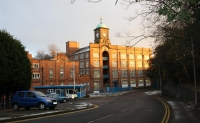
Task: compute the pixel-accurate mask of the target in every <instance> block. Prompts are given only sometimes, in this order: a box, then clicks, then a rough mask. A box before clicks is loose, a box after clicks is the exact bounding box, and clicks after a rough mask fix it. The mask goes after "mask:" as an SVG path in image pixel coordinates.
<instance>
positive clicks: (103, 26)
mask: <svg viewBox="0 0 200 123" xmlns="http://www.w3.org/2000/svg"><path fill="white" fill-rule="evenodd" d="M100 27H101V28H107V27H106V25H105V24H103V23H102V22H101V23H100V24H98V25H97V27H96V29H97V28H100Z"/></svg>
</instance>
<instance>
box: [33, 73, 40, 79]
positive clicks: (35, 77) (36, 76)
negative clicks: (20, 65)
mask: <svg viewBox="0 0 200 123" xmlns="http://www.w3.org/2000/svg"><path fill="white" fill-rule="evenodd" d="M32 78H33V79H39V78H40V73H33V74H32Z"/></svg>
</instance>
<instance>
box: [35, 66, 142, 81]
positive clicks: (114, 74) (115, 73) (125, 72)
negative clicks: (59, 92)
mask: <svg viewBox="0 0 200 123" xmlns="http://www.w3.org/2000/svg"><path fill="white" fill-rule="evenodd" d="M119 72H120V71H118V70H112V77H113V78H117V77H118V75H119ZM137 72H138V77H143V70H137ZM83 74H87V75H90V73H89V69H86V70H85V69H80V70H79V75H80V76H81V75H83ZM93 74H94V78H100V70H93ZM70 77H71V78H73V77H74V70H73V69H71V70H70ZM121 77H128V70H121ZM130 77H136V71H135V70H130ZM32 78H34V79H39V78H40V74H39V73H33V74H32ZM49 78H53V69H51V68H50V69H49ZM60 78H64V68H63V67H61V68H60Z"/></svg>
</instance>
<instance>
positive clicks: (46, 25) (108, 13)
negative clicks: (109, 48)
mask: <svg viewBox="0 0 200 123" xmlns="http://www.w3.org/2000/svg"><path fill="white" fill-rule="evenodd" d="M70 1H71V0H0V29H1V30H2V29H5V30H6V31H7V32H9V33H10V34H11V35H13V37H14V38H16V39H18V40H20V41H21V43H22V44H23V45H24V46H25V47H26V51H29V53H30V54H32V55H33V57H35V55H36V53H37V51H39V50H44V51H45V53H48V45H51V44H55V45H56V46H57V47H58V48H59V51H60V52H65V51H66V47H65V44H66V42H67V41H77V42H79V44H80V48H82V47H85V46H88V45H89V43H90V42H94V29H95V28H96V26H97V25H98V24H99V23H100V17H102V23H104V24H105V25H106V26H107V27H108V28H109V33H110V41H111V44H112V45H125V44H124V43H125V42H126V39H124V38H119V37H117V36H116V34H117V33H118V32H121V33H123V32H129V33H130V34H131V35H135V36H137V35H140V34H141V33H142V32H143V27H142V23H141V22H142V18H137V19H135V20H133V21H132V22H129V21H127V20H126V19H125V18H127V17H130V16H134V15H135V12H136V11H138V10H140V9H141V8H142V7H141V6H139V5H138V4H136V5H131V6H130V7H129V8H128V9H127V8H126V6H124V5H122V4H121V3H120V0H119V2H118V3H117V5H115V0H102V1H101V2H99V3H91V2H88V1H87V0H76V2H75V3H74V4H70ZM135 42H137V40H134V41H132V42H131V44H134V43H135ZM135 46H136V47H146V48H151V47H152V40H150V39H148V40H142V41H140V42H139V43H137V44H136V45H135Z"/></svg>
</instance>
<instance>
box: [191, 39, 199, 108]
mask: <svg viewBox="0 0 200 123" xmlns="http://www.w3.org/2000/svg"><path fill="white" fill-rule="evenodd" d="M192 58H193V70H194V91H195V94H194V97H195V106H197V103H198V102H197V82H196V69H195V59H194V44H193V40H192Z"/></svg>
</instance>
